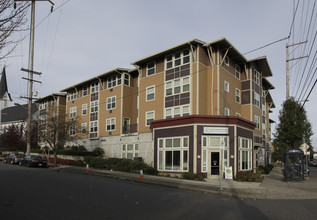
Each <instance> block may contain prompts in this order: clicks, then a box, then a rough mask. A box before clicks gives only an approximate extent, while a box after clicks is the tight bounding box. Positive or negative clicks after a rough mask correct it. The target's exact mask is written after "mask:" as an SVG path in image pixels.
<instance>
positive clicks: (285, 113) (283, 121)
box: [272, 97, 313, 161]
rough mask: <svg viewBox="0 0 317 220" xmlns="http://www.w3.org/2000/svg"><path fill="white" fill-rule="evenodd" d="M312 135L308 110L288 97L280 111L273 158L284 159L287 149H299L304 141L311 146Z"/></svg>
mask: <svg viewBox="0 0 317 220" xmlns="http://www.w3.org/2000/svg"><path fill="white" fill-rule="evenodd" d="M312 135H313V132H312V128H311V124H310V122H309V121H308V119H307V115H306V110H305V109H304V108H303V107H302V106H301V105H300V103H298V102H297V101H295V100H294V98H293V97H292V98H290V99H287V100H286V101H285V102H284V103H283V108H282V109H281V110H280V112H279V124H278V125H277V128H276V133H275V134H274V141H273V145H274V149H275V151H274V153H273V155H272V159H273V160H275V161H276V160H280V161H283V159H284V153H285V152H286V151H288V150H290V149H299V147H300V146H301V145H302V144H303V143H306V144H308V145H309V146H311V136H312Z"/></svg>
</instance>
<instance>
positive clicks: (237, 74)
mask: <svg viewBox="0 0 317 220" xmlns="http://www.w3.org/2000/svg"><path fill="white" fill-rule="evenodd" d="M235 76H236V77H237V78H238V79H241V67H240V66H239V65H237V64H236V66H235Z"/></svg>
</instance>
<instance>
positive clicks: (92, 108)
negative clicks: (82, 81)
mask: <svg viewBox="0 0 317 220" xmlns="http://www.w3.org/2000/svg"><path fill="white" fill-rule="evenodd" d="M93 112H98V101H93V102H90V113H93Z"/></svg>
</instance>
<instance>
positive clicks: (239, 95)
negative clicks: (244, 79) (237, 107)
mask: <svg viewBox="0 0 317 220" xmlns="http://www.w3.org/2000/svg"><path fill="white" fill-rule="evenodd" d="M235 101H236V103H239V104H241V91H240V89H238V88H236V94H235Z"/></svg>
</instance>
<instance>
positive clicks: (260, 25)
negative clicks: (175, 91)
mask: <svg viewBox="0 0 317 220" xmlns="http://www.w3.org/2000/svg"><path fill="white" fill-rule="evenodd" d="M52 1H53V2H54V4H55V6H54V11H53V13H50V7H51V4H50V3H49V2H45V1H39V2H36V9H35V10H36V22H35V23H36V26H37V27H36V30H35V57H34V59H35V60H34V70H35V71H38V72H42V73H43V74H42V75H41V76H35V79H36V80H39V81H41V82H42V83H41V84H39V83H35V84H34V89H33V90H34V91H37V92H38V97H44V96H47V95H50V94H52V93H56V92H59V91H61V90H62V89H65V88H67V87H69V86H72V85H74V84H77V83H79V82H82V81H84V80H87V79H89V78H92V77H94V76H96V75H100V74H102V73H105V72H107V71H110V70H112V69H114V68H117V67H122V68H134V66H132V65H131V63H132V62H133V61H136V60H139V59H141V58H144V57H146V56H149V55H152V54H154V53H157V52H160V51H162V50H165V49H168V48H170V47H173V46H176V45H178V44H181V43H184V42H186V41H188V40H191V39H194V38H196V39H199V40H201V41H204V42H211V41H215V40H217V39H219V38H222V37H225V38H226V39H227V40H229V41H230V42H231V43H232V44H233V46H234V47H235V48H236V49H238V50H239V51H240V53H241V54H245V53H247V52H249V51H252V50H254V49H257V48H260V47H263V46H265V47H263V48H262V49H259V50H256V51H254V52H252V53H248V54H246V55H245V57H246V58H247V59H252V58H256V57H261V56H266V57H267V59H268V62H269V65H270V67H271V70H272V73H273V77H270V78H268V80H269V81H270V82H271V83H272V84H273V85H274V86H275V89H274V90H272V91H271V95H272V97H273V100H274V103H275V106H276V108H275V109H273V113H271V115H270V118H271V119H272V120H274V121H275V122H277V123H278V115H279V111H280V110H281V105H282V103H283V101H284V100H285V97H286V86H285V85H286V44H287V43H288V44H289V45H292V44H295V43H298V42H303V41H306V40H308V42H307V43H303V44H301V45H298V46H292V47H289V54H290V59H292V58H297V57H301V56H305V55H310V56H309V58H303V59H300V60H294V61H290V62H289V63H290V69H291V70H290V95H291V96H294V97H295V98H296V100H300V101H301V100H305V98H306V97H307V95H308V93H309V91H310V89H311V88H312V85H313V83H314V81H315V80H316V78H317V76H316V74H313V73H314V71H315V68H316V63H315V64H314V63H313V62H312V60H313V57H314V54H315V52H316V48H317V46H316V44H317V42H316V43H315V41H314V39H315V38H314V36H315V35H314V34H315V32H316V30H317V24H316V22H315V21H316V20H317V19H316V17H313V18H314V19H312V21H310V16H311V12H312V11H313V10H312V9H313V8H314V3H315V2H316V1H315V0H307V1H300V2H299V3H298V1H297V0H293V1H291V0H267V1H261V0H240V1H237V0H195V1H193V0H160V1H151V0H94V1H87V0H52ZM297 3H298V4H297ZM316 7H317V6H316ZM315 9H316V10H315V12H314V13H315V14H314V16H315V15H316V11H317V8H315ZM295 12H296V13H295ZM294 14H295V16H294ZM28 17H30V13H29V14H28ZM29 21H30V19H29ZM29 21H28V23H27V26H29ZM309 24H311V25H310V26H309ZM306 33H308V34H306ZM289 34H291V35H290V37H289V38H288V39H286V40H282V41H279V42H277V43H274V44H271V43H273V42H276V41H278V40H280V39H283V38H286V37H288V36H289ZM27 35H28V32H24V33H18V34H16V36H14V37H15V38H16V39H17V38H21V37H24V36H27ZM28 53H29V38H28V37H27V38H26V39H25V40H24V41H23V42H22V43H21V44H19V45H18V47H17V48H16V50H15V51H14V52H13V53H12V54H11V55H10V57H8V58H6V59H4V60H1V61H0V67H1V68H2V66H4V65H5V66H6V72H7V81H8V89H9V93H10V94H11V96H12V98H13V100H14V102H16V103H20V104H24V103H27V100H24V99H21V98H20V97H21V96H26V95H27V82H26V81H25V80H23V79H22V77H27V75H26V73H25V72H22V71H20V69H21V68H22V67H23V68H26V69H27V68H28ZM311 63H313V64H312V65H311ZM305 66H306V68H305ZM310 67H312V69H310ZM315 73H316V72H315ZM301 91H303V92H301ZM308 100H309V101H308V102H306V103H305V106H304V107H305V109H306V111H307V116H308V119H309V121H310V122H311V124H312V128H313V132H314V133H315V134H314V135H313V137H312V142H313V146H315V151H317V114H315V112H316V110H317V88H314V89H313V90H312V92H311V95H310V96H309V98H308ZM274 127H275V126H273V133H274Z"/></svg>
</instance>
